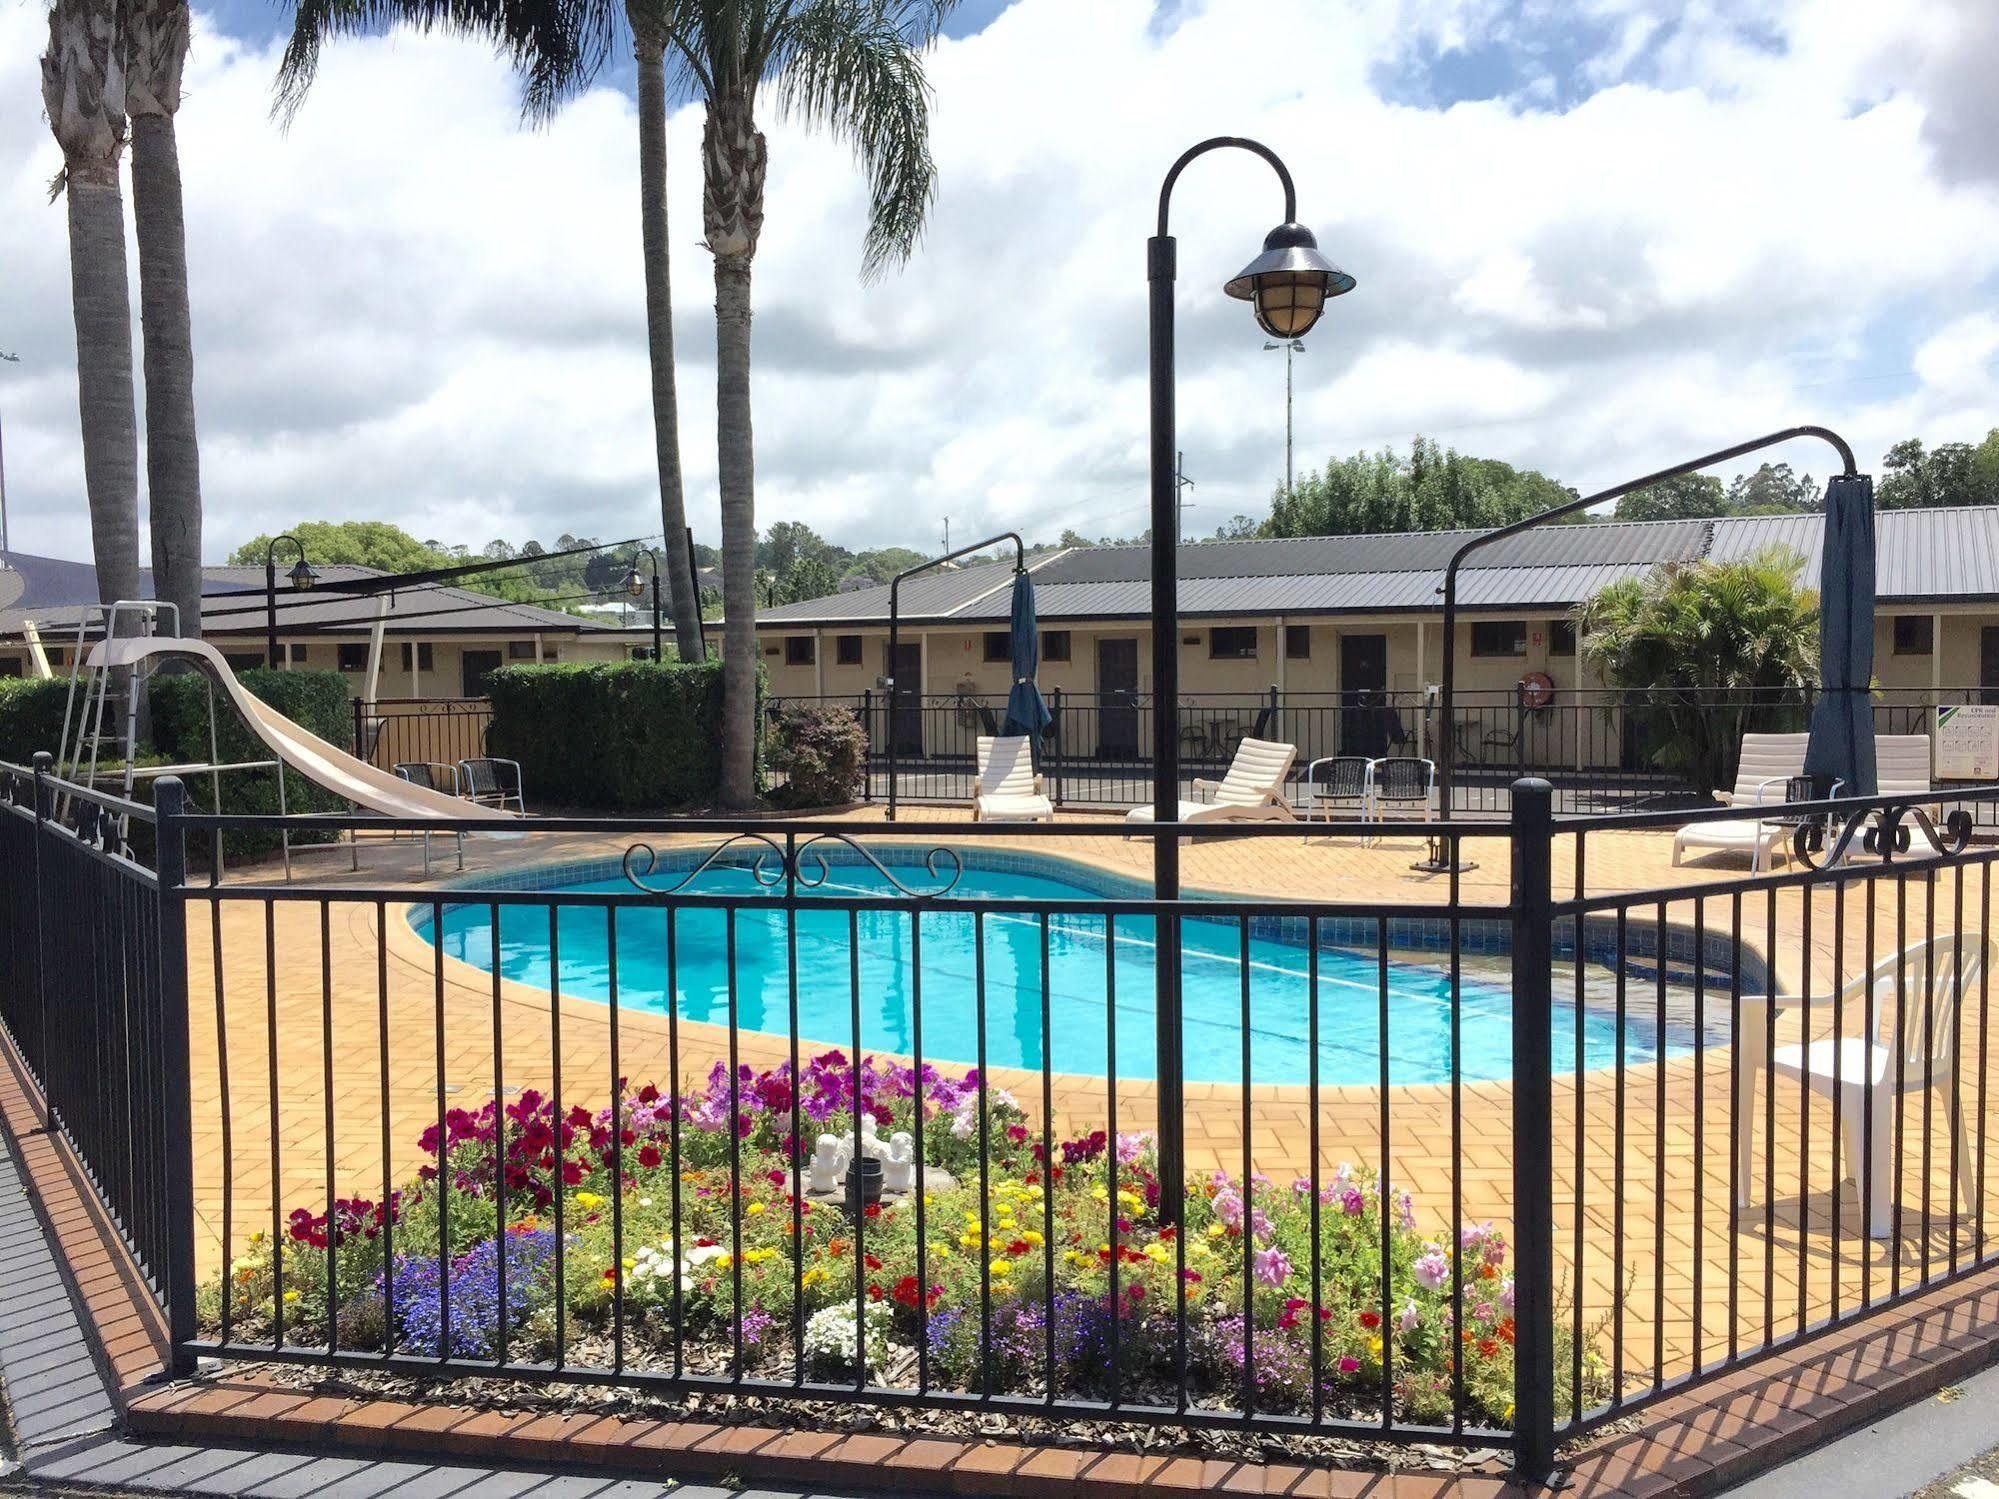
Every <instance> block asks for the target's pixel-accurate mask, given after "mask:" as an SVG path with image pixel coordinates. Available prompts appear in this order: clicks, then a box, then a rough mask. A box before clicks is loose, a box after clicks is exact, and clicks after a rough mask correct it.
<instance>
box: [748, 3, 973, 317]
mask: <svg viewBox="0 0 1999 1499" xmlns="http://www.w3.org/2000/svg"><path fill="white" fill-rule="evenodd" d="M771 3H773V0H766V4H767V5H769V4H771ZM954 4H955V0H800V3H798V4H797V5H796V6H795V7H793V6H786V7H785V9H786V10H787V12H788V14H787V15H786V16H785V18H784V24H783V26H782V27H781V28H779V29H778V30H776V31H774V32H772V33H770V34H769V35H768V36H766V37H764V38H763V46H764V48H765V51H764V54H763V56H762V57H761V58H759V59H757V61H758V62H759V64H760V66H759V71H760V73H761V74H762V75H763V76H764V77H767V78H769V79H770V80H771V81H772V82H773V83H774V85H775V86H776V89H777V96H778V107H779V109H780V111H781V112H782V113H784V114H787V115H792V116H795V117H797V118H799V119H802V120H804V121H806V122H807V123H808V124H812V125H816V126H819V127H821V128H823V129H825V130H828V131H830V132H831V133H832V134H833V135H834V136H836V137H837V138H839V139H841V140H845V141H847V142H848V143H849V144H850V145H852V147H853V148H854V155H855V157H856V159H857V160H858V161H859V162H860V165H861V169H862V171H863V172H864V173H865V174H866V175H867V179H868V232H867V239H866V242H865V244H864V246H863V251H862V260H861V275H862V279H863V280H870V281H871V280H874V279H876V278H877V277H879V276H880V275H882V274H883V272H885V271H887V270H888V269H889V268H890V267H891V266H894V265H899V264H901V263H902V262H903V261H906V260H907V259H909V257H910V254H911V253H912V252H913V251H914V250H915V248H916V244H917V241H918V240H919V239H920V238H921V237H922V233H923V223H924V219H925V217H926V215H927V214H928V212H929V209H930V204H931V201H932V199H933V198H934V197H935V195H936V187H937V167H936V163H935V162H934V161H932V159H931V156H930V84H929V82H928V80H927V79H926V78H925V77H924V73H923V51H924V49H925V48H927V47H928V46H929V45H930V44H931V42H933V41H934V40H935V39H936V37H937V34H938V31H939V30H940V28H941V27H942V25H943V23H944V18H945V17H946V16H947V15H948V14H949V13H950V11H951V9H952V8H953V5H954Z"/></svg>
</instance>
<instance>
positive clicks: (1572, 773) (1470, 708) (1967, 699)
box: [771, 686, 1992, 816]
mask: <svg viewBox="0 0 1999 1499" xmlns="http://www.w3.org/2000/svg"><path fill="white" fill-rule="evenodd" d="M1046 696H1047V701H1048V704H1049V707H1050V708H1051V709H1052V710H1053V713H1054V721H1053V723H1052V724H1051V725H1050V727H1049V729H1048V731H1047V733H1046V735H1045V736H1044V738H1043V741H1042V744H1041V747H1040V763H1041V769H1042V772H1043V774H1044V776H1046V778H1047V780H1048V785H1049V794H1050V797H1051V799H1052V800H1053V801H1054V802H1055V804H1056V805H1057V806H1074V807H1078V808H1090V807H1131V806H1138V805H1141V804H1143V803H1145V802H1147V801H1149V800H1150V799H1151V795H1152V780H1151V775H1152V770H1151V765H1152V753H1151V746H1152V743H1153V721H1154V714H1155V713H1156V711H1157V707H1156V704H1155V702H1154V700H1153V699H1152V697H1151V696H1150V695H1149V694H1144V693H1095V692H1069V691H1065V690H1062V689H1056V690H1053V691H1050V692H1049V693H1047V694H1046ZM1991 697H1992V693H1991V691H1990V690H1989V689H1983V688H1976V687H1944V688H1884V689H1880V690H1879V691H1878V692H1877V693H1876V699H1875V709H1874V720H1875V732H1876V733H1877V734H1927V733H1929V732H1930V731H1931V729H1932V728H1933V726H1934V722H1935V717H1936V709H1937V707H1938V706H1940V705H1942V706H1949V705H1952V704H1958V703H1972V702H1981V701H1986V700H1989V699H1990V698H1991ZM1812 698H1813V693H1812V691H1811V689H1778V690H1769V691H1765V690H1760V689H1740V690H1736V689H1731V690H1726V691H1720V690H1714V691H1709V690H1703V691H1697V692H1685V693H1681V692H1669V691H1663V690H1661V691H1646V692H1639V691H1627V690H1623V689H1611V688H1585V689H1572V688H1564V689H1561V690H1560V691H1559V692H1555V693H1553V694H1552V696H1551V697H1550V699H1549V700H1548V701H1546V702H1545V703H1542V702H1537V701H1536V700H1535V698H1534V697H1533V696H1531V695H1523V694H1522V693H1521V692H1520V691H1518V690H1516V689H1510V688H1509V689H1483V688H1482V689H1468V690H1465V691H1462V692H1459V693H1458V694H1457V700H1456V702H1455V704H1454V706H1453V710H1452V713H1451V727H1450V731H1449V732H1450V735H1451V751H1450V752H1451V754H1452V757H1453V759H1454V762H1455V766H1456V776H1455V779H1456V786H1455V788H1454V795H1453V797H1452V801H1453V806H1452V808H1451V813H1452V815H1470V816H1504V815H1505V814H1506V811H1507V807H1508V801H1509V792H1508V788H1509V787H1510V786H1511V784H1512V783H1513V781H1514V780H1516V779H1518V778H1519V777H1521V776H1525V775H1533V776H1540V777H1543V778H1545V779H1547V780H1548V781H1549V782H1550V783H1551V784H1552V785H1553V786H1554V788H1555V806H1556V810H1557V811H1558V812H1559V813H1561V814H1562V815H1565V816H1567V815H1574V816H1584V815H1590V814H1594V813H1601V812H1617V811H1636V810H1643V809H1647V808H1652V807H1659V806H1665V805H1670V804H1671V803H1673V802H1675V801H1678V802H1686V801H1689V800H1692V799H1695V798H1697V797H1698V796H1699V795H1700V793H1701V791H1702V789H1703V786H1704V783H1706V782H1717V783H1719V784H1721V785H1726V784H1727V783H1728V781H1729V778H1730V777H1731V775H1732V772H1733V752H1734V747H1735V746H1737V745H1739V744H1740V742H1741V737H1742V735H1743V734H1744V733H1746V732H1786V731H1793V730H1800V729H1803V728H1805V727H1807V725H1808V723H1809V719H1810V713H1811V703H1812ZM819 703H823V704H829V705H838V706H841V707H845V708H848V709H850V710H851V711H853V712H854V713H855V714H856V716H857V717H858V718H859V719H860V721H861V724H862V727H863V729H864V730H865V731H866V734H867V738H868V769H869V778H868V783H867V788H866V794H867V797H868V799H869V800H880V801H886V800H887V799H888V781H889V778H890V775H891V773H893V775H894V778H895V781H896V795H897V798H898V800H902V801H908V802H919V803H920V802H948V803H958V804H964V803H967V802H969V800H970V798H971V791H972V783H973V780H974V778H975V770H974V765H975V759H974V756H975V750H976V747H977V741H978V739H979V737H980V736H981V735H993V734H997V733H999V731H1000V726H1001V723H1002V721H1003V719H1004V717H1005V714H1006V699H1005V698H1004V697H1003V696H993V695H979V694H969V693H959V694H951V695H925V696H921V697H918V696H916V695H913V694H904V695H901V696H899V697H898V698H897V700H896V702H895V704H894V705H893V707H891V705H890V703H889V698H888V694H886V693H884V692H874V691H867V692H862V693H859V694H857V695H852V696H846V697H823V698H786V699H772V700H771V706H772V707H778V706H780V705H783V704H819ZM1177 732H1178V736H1179V746H1180V758H1181V765H1182V767H1183V775H1184V783H1183V792H1184V793H1185V794H1186V795H1188V796H1191V795H1192V794H1193V787H1192V782H1193V780H1194V779H1195V778H1198V777H1210V778H1214V777H1219V776H1220V775H1221V774H1222V773H1223V772H1224V771H1225V770H1226V769H1227V766H1228V763H1229V759H1230V757H1231V756H1232V755H1233V754H1234V752H1235V748H1236V746H1237V745H1238V744H1239V743H1240V742H1241V741H1242V740H1243V739H1244V738H1259V739H1273V740H1278V741H1281V742H1283V743H1287V744H1292V745H1295V746H1296V747H1297V750H1298V757H1297V762H1296V765H1295V768H1294V772H1293V775H1294V790H1295V791H1296V797H1295V799H1296V800H1297V801H1298V803H1299V805H1300V806H1301V807H1304V806H1309V805H1310V789H1309V787H1308V786H1307V785H1306V784H1305V776H1306V773H1307V771H1308V769H1309V767H1310V766H1311V764H1312V762H1313V761H1315V760H1319V759H1322V758H1326V757H1331V756H1341V755H1352V756H1362V757H1366V758H1370V759H1372V758H1378V757H1381V756H1385V755H1409V756H1417V757H1421V758H1427V759H1430V760H1433V761H1434V760H1436V759H1438V758H1439V757H1440V756H1441V755H1442V754H1443V753H1444V750H1443V739H1444V732H1445V731H1444V727H1443V714H1442V710H1441V706H1440V703H1439V702H1438V700H1437V698H1436V697H1435V696H1434V695H1433V694H1427V693H1419V692H1391V691H1379V692H1369V691H1356V692H1296V691H1286V690H1282V689H1279V688H1277V687H1274V686H1273V687H1270V688H1268V689H1266V690H1263V691H1257V692H1240V693H1191V694H1186V695H1184V696H1183V697H1182V698H1181V701H1180V707H1179V710H1178V729H1177ZM891 745H893V747H894V754H893V756H891V754H890V747H891ZM1440 810H1441V809H1440Z"/></svg>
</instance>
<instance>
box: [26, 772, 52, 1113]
mask: <svg viewBox="0 0 1999 1499" xmlns="http://www.w3.org/2000/svg"><path fill="white" fill-rule="evenodd" d="M54 764H55V756H53V755H51V754H50V753H49V752H48V751H47V750H36V751H35V756H34V766H35V1055H33V1056H31V1057H29V1058H28V1068H29V1070H30V1071H31V1072H33V1073H34V1075H35V1081H36V1083H37V1084H39V1085H40V1088H41V1093H42V1123H43V1124H48V1125H52V1124H53V1123H54V1122H55V1105H54V1104H52V1103H51V1102H49V1075H48V1066H49V1055H48V1053H49V985H48V971H49V964H48V948H47V945H46V944H45V943H44V942H43V940H42V932H43V930H44V926H45V923H44V921H43V913H42V891H43V888H44V887H43V874H42V846H43V840H44V839H45V838H46V837H47V829H46V827H45V826H44V824H46V823H47V821H48V819H49V808H50V801H49V771H50V768H51V767H52V766H54Z"/></svg>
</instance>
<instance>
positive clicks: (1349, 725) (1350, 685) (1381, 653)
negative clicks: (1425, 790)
mask: <svg viewBox="0 0 1999 1499" xmlns="http://www.w3.org/2000/svg"><path fill="white" fill-rule="evenodd" d="M1388 711H1389V710H1388V637H1387V636H1386V635H1342V636H1341V637H1340V753H1341V754H1343V755H1367V756H1370V757H1372V756H1375V755H1380V754H1384V753H1386V752H1387V749H1388V727H1387V724H1388Z"/></svg>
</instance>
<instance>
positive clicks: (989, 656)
mask: <svg viewBox="0 0 1999 1499" xmlns="http://www.w3.org/2000/svg"><path fill="white" fill-rule="evenodd" d="M985 658H986V660H988V661H1010V660H1012V659H1013V637H1012V636H1011V635H1010V634H1009V633H1008V632H1007V631H1005V630H988V631H986V657H985Z"/></svg>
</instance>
